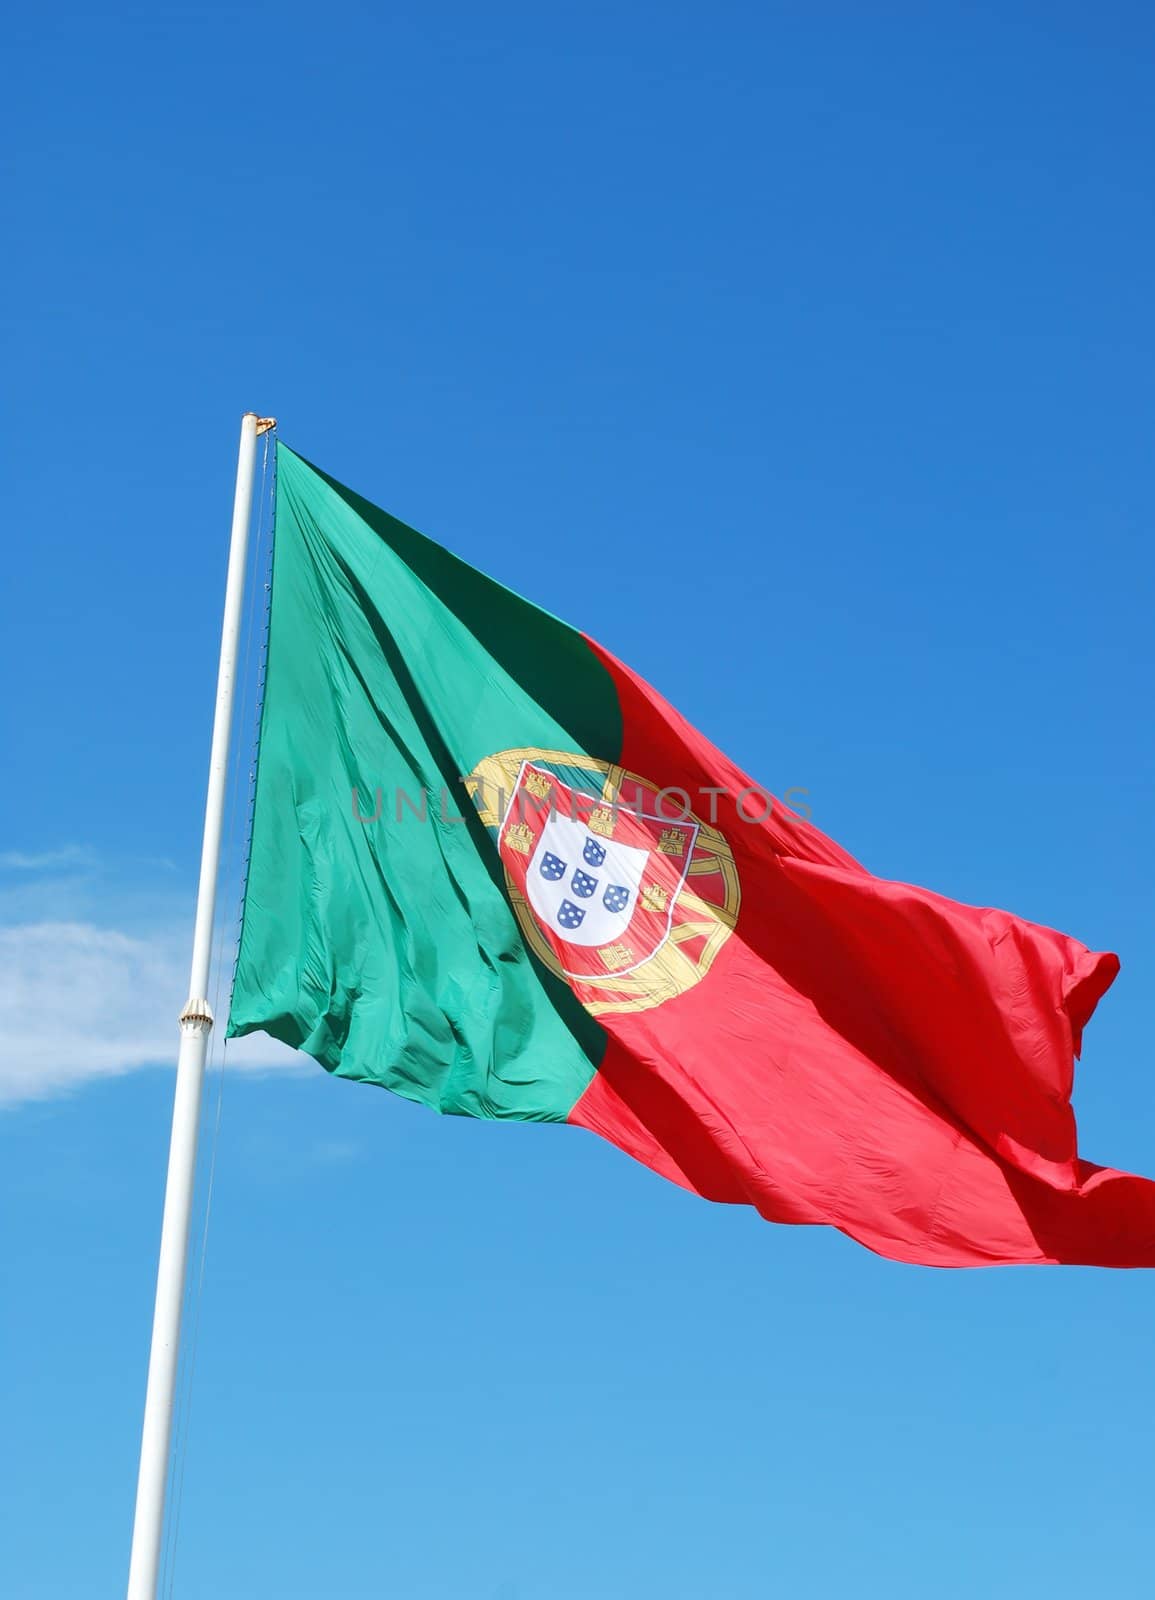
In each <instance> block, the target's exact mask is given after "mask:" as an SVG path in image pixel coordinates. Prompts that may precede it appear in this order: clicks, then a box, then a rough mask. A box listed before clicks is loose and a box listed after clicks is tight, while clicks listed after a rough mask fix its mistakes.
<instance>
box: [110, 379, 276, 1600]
mask: <svg viewBox="0 0 1155 1600" xmlns="http://www.w3.org/2000/svg"><path fill="white" fill-rule="evenodd" d="M275 426H276V423H275V421H274V419H273V418H272V417H258V416H257V415H256V414H255V413H254V412H252V411H249V412H246V414H245V416H244V417H243V418H242V420H241V448H240V455H239V457H238V460H237V486H236V495H235V497H234V500H233V528H232V536H231V539H230V541H229V571H228V579H227V582H226V585H225V614H224V622H223V624H222V627H221V657H220V666H219V668H218V672H217V701H216V710H215V711H214V713H213V742H212V752H211V754H210V757H209V783H208V795H207V798H206V800H205V828H204V842H203V845H202V847H201V870H200V883H199V887H198V889H197V909H196V924H195V928H194V931H193V950H192V972H191V975H190V978H189V998H188V1001H187V1003H186V1005H185V1008H184V1010H183V1011H182V1012H181V1014H180V1053H179V1055H178V1056H177V1067H176V1096H175V1100H174V1102H173V1113H172V1139H171V1142H170V1144H169V1153H168V1179H167V1182H166V1184H165V1191H164V1220H163V1222H162V1224H161V1233H160V1261H159V1264H158V1266H157V1274H156V1307H155V1310H154V1312H153V1322H152V1348H151V1351H150V1354H149V1360H148V1388H147V1390H146V1392H145V1401H144V1428H143V1431H142V1436H141V1444H140V1473H139V1477H138V1479H137V1486H136V1516H135V1519H134V1522H133V1528H132V1558H131V1561H130V1563H129V1573H128V1600H155V1597H156V1592H157V1581H158V1578H159V1575H160V1553H161V1540H162V1534H163V1531H164V1497H165V1483H166V1480H167V1478H168V1463H169V1449H170V1446H171V1442H172V1414H173V1399H174V1396H175V1392H176V1375H177V1354H178V1350H179V1346H180V1319H181V1305H182V1301H183V1299H184V1283H185V1269H186V1265H187V1261H188V1241H189V1223H190V1221H191V1218H192V1201H193V1182H194V1178H195V1176H196V1154H197V1132H198V1125H199V1122H200V1104H201V1086H202V1084H203V1082H204V1073H205V1057H206V1055H207V1053H208V1044H209V1035H210V1033H211V1032H212V1026H213V1014H212V1010H211V1008H210V1007H209V1003H208V1000H207V999H206V998H205V997H206V995H207V994H208V988H209V962H210V958H211V956H212V942H213V919H214V916H215V912H216V896H217V868H218V866H219V865H220V856H221V831H222V827H223V823H224V809H225V779H226V777H227V775H228V764H229V736H230V734H231V732H232V720H233V691H234V688H235V686H236V672H237V647H238V644H239V642H240V632H241V606H242V602H243V600H244V593H245V565H246V559H247V556H248V544H249V523H250V518H251V511H252V500H253V471H254V467H255V465H256V457H257V436H258V434H262V433H267V432H268V431H269V429H270V428H273V427H275Z"/></svg>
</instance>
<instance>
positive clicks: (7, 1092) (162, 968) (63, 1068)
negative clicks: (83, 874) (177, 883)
mask: <svg viewBox="0 0 1155 1600" xmlns="http://www.w3.org/2000/svg"><path fill="white" fill-rule="evenodd" d="M83 855H84V852H82V851H81V850H80V848H79V847H75V848H74V847H71V846H70V847H68V848H67V849H62V850H53V851H44V852H42V853H40V854H39V855H37V856H31V855H29V856H19V857H16V858H15V859H18V860H19V861H20V862H21V863H22V864H23V865H22V866H21V867H20V868H18V869H14V870H20V871H23V872H27V873H28V874H29V876H28V878H27V880H26V885H27V888H28V890H29V894H28V895H21V896H20V897H19V901H16V900H9V901H8V902H7V904H5V902H4V900H3V897H0V923H2V925H0V1016H3V1018H4V1030H3V1035H2V1036H0V1106H13V1105H18V1104H20V1103H21V1102H24V1101H28V1100H43V1099H47V1098H50V1097H51V1096H53V1095H59V1094H66V1093H68V1092H70V1091H72V1090H74V1089H77V1088H79V1087H81V1086H82V1085H84V1084H85V1083H88V1082H91V1081H92V1080H93V1079H97V1078H108V1077H115V1076H119V1075H121V1074H123V1073H126V1072H132V1071H134V1070H136V1069H138V1068H141V1067H147V1066H170V1065H171V1064H172V1063H173V1062H174V1061H175V1059H176V1051H177V1043H178V1030H177V1016H178V1013H179V1011H180V1008H181V1006H182V1005H183V1004H184V1001H185V999H186V993H185V991H186V987H187V984H188V948H189V938H190V935H191V928H190V927H189V926H188V925H187V924H186V918H185V916H183V915H178V913H177V910H176V908H175V907H174V906H173V905H172V904H171V902H170V903H169V906H168V913H167V915H166V916H164V917H163V918H161V919H160V920H159V922H158V919H157V918H156V917H155V916H150V917H149V919H148V921H147V924H145V923H141V922H140V921H139V920H138V919H137V918H135V917H132V916H131V915H129V916H128V920H127V921H126V920H125V917H124V916H117V913H116V910H115V908H113V909H112V916H113V917H114V918H115V920H116V921H117V922H119V923H120V926H110V925H107V924H105V923H100V922H96V921H94V920H92V918H91V915H85V914H84V910H81V905H82V902H83V899H84V897H83V895H81V894H80V893H79V892H77V893H76V894H73V893H72V892H70V891H68V890H67V889H59V885H60V881H61V880H59V879H53V878H52V876H51V874H52V871H53V869H57V868H64V867H75V866H76V865H77V864H78V862H79V859H80V858H81V857H82V856H83ZM12 859H13V857H12V856H11V855H9V856H8V857H0V864H3V863H4V862H5V861H7V862H9V863H10V862H11V860H12ZM33 863H36V864H35V865H33ZM38 873H43V874H45V876H44V877H42V878H41V877H38V876H37V874H38ZM50 884H54V885H55V886H56V887H57V889H58V890H59V892H56V893H43V894H41V893H38V892H37V891H38V890H40V889H43V888H45V887H46V886H48V885H50ZM69 902H72V903H73V904H75V906H76V908H77V909H76V913H74V914H69V910H70V906H69ZM128 905H131V901H129V902H128ZM17 907H18V908H19V909H17ZM84 909H85V910H86V909H87V908H84ZM127 909H128V906H127V905H125V906H122V907H121V911H122V912H127ZM153 909H154V911H155V909H156V908H155V906H154V907H153ZM182 909H183V908H182ZM5 911H7V913H8V915H7V916H3V913H4V912H5ZM14 911H15V912H16V915H15V916H13V914H12V913H13V912H14ZM30 912H31V914H29V913H30ZM209 998H210V1000H211V999H214V996H212V995H210V997H209ZM224 1009H225V1003H224V1000H223V998H222V999H221V1001H220V1010H221V1011H222V1012H223V1011H224ZM224 1023H225V1018H224V1016H223V1015H221V1016H219V1017H218V1018H217V1028H218V1030H219V1031H218V1035H217V1039H216V1046H215V1047H216V1049H217V1050H218V1051H219V1050H220V1049H221V1047H222V1038H223V1033H224ZM228 1063H229V1066H230V1068H232V1067H233V1066H237V1067H242V1068H246V1069H253V1068H256V1069H266V1068H274V1067H280V1068H283V1067H285V1066H293V1065H296V1066H299V1067H304V1066H305V1065H306V1062H305V1058H304V1057H302V1056H298V1055H296V1054H295V1053H294V1052H293V1051H291V1050H287V1049H286V1048H285V1047H284V1046H283V1045H280V1044H278V1043H277V1042H276V1041H275V1040H272V1039H268V1038H266V1037H265V1036H264V1035H255V1036H253V1037H252V1038H249V1039H240V1040H233V1041H231V1042H230V1043H229V1045H228Z"/></svg>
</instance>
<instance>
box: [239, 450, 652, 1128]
mask: <svg viewBox="0 0 1155 1600" xmlns="http://www.w3.org/2000/svg"><path fill="white" fill-rule="evenodd" d="M620 743H621V719H620V711H619V708H618V703H617V696H616V693H615V691H614V688H613V684H612V682H611V681H610V679H609V676H608V674H606V672H605V671H604V669H603V668H602V667H601V665H600V664H599V663H598V662H597V661H596V659H595V658H594V656H593V655H592V653H591V652H590V651H589V650H588V648H587V646H586V644H585V641H584V640H583V639H582V637H581V635H580V634H578V633H576V632H575V631H574V630H573V629H571V628H568V627H567V626H566V625H565V624H564V623H561V622H559V621H558V620H557V619H555V618H554V617H551V616H549V615H548V614H547V613H546V612H543V611H541V610H539V609H538V608H537V607H535V606H532V605H530V604H529V602H528V601H525V600H523V599H521V598H520V597H519V596H518V595H515V594H513V593H512V592H511V591H510V590H508V589H505V588H503V587H502V586H501V585H500V584H497V583H494V582H493V581H492V580H490V579H488V578H485V577H483V576H482V575H481V574H480V573H478V572H476V571H474V570H473V569H472V568H471V567H468V566H467V565H466V564H465V563H464V562H461V561H459V560H457V559H456V557H454V556H452V555H450V554H449V552H448V551H446V550H443V549H442V548H441V547H440V546H438V545H435V544H434V543H432V541H430V540H428V539H425V538H423V536H422V535H421V534H418V533H415V532H414V530H413V529H412V528H407V527H406V526H405V525H404V524H403V523H400V522H397V521H396V520H395V519H394V518H392V517H389V516H387V515H386V514H385V513H384V512H382V511H380V510H378V509H377V508H376V507H375V506H371V505H370V504H369V503H368V502H367V501H365V500H362V499H361V498H360V497H359V496H357V495H354V494H353V493H352V492H351V491H349V490H347V489H345V488H343V487H342V486H341V485H339V484H337V483H335V482H334V481H333V480H332V479H329V478H326V477H324V476H323V475H322V474H320V473H318V472H317V471H316V470H315V469H314V468H312V467H311V466H310V465H309V464H308V463H307V462H306V461H304V460H302V458H301V457H300V456H297V455H295V454H294V453H293V452H292V451H291V450H289V449H287V448H286V447H285V446H284V445H281V444H278V446H277V516H276V535H275V549H274V557H273V587H272V601H271V615H270V623H269V647H268V661H267V668H266V681H265V697H264V706H263V710H262V718H261V737H260V754H259V760H258V769H257V786H256V797H255V806H254V814H253V825H252V841H251V846H250V858H249V869H248V878H247V883H246V890H245V907H244V918H243V924H242V933H241V945H240V952H239V956H238V961H237V970H236V976H235V980H234V988H233V997H232V1006H231V1012H230V1018H229V1033H230V1035H238V1034H244V1033H251V1032H253V1031H254V1030H257V1029H264V1030H265V1031H266V1032H268V1033H270V1034H272V1035H274V1037H276V1038H278V1039H282V1040H284V1041H285V1042H286V1043H287V1044H289V1045H292V1046H294V1047H295V1048H298V1049H301V1050H305V1051H307V1052H308V1053H309V1054H310V1055H312V1056H315V1057H316V1059H317V1060H318V1061H320V1062H321V1063H322V1065H324V1066H325V1067H327V1068H328V1069H329V1070H330V1071H333V1072H337V1073H340V1074H341V1075H342V1076H345V1077H350V1078H358V1079H363V1080H367V1081H371V1082H375V1083H380V1084H382V1085H384V1086H385V1087H387V1088H390V1089H393V1090H394V1091H396V1092H397V1093H399V1094H403V1095H405V1096H407V1097H408V1098H409V1099H413V1100H418V1101H421V1102H422V1103H423V1104H425V1105H429V1106H432V1107H434V1108H435V1109H437V1110H440V1111H447V1112H456V1113H460V1114H464V1115H469V1116H483V1117H520V1118H527V1119H531V1120H544V1121H560V1120H564V1118H565V1116H566V1115H567V1113H568V1111H569V1109H570V1107H571V1106H572V1105H573V1103H574V1101H575V1100H576V1099H577V1098H578V1096H579V1095H580V1094H581V1092H582V1090H583V1089H584V1088H585V1086H586V1084H587V1083H588V1082H589V1080H590V1078H591V1077H592V1075H593V1073H594V1071H595V1070H596V1068H597V1064H598V1061H599V1060H600V1058H601V1052H602V1049H603V1045H604V1036H603V1034H602V1031H601V1029H600V1028H598V1027H597V1025H596V1024H595V1023H594V1022H593V1020H592V1019H591V1018H590V1017H589V1016H588V1014H587V1013H586V1012H585V1011H584V1010H583V1009H582V1008H581V1006H580V1005H579V1004H578V1002H577V1001H576V1000H575V999H574V997H573V995H572V993H571V992H570V990H569V988H568V987H567V986H566V985H565V984H563V983H562V982H561V981H560V980H558V979H557V978H555V977H554V976H553V975H552V974H550V973H548V972H546V970H545V969H544V968H543V967H542V966H541V965H540V964H539V963H538V962H537V961H536V959H535V958H534V957H533V956H532V955H531V954H530V952H529V951H527V949H526V947H525V946H524V944H523V942H522V939H521V935H520V932H519V930H518V927H517V922H516V919H515V917H514V915H513V912H512V910H511V908H510V905H509V902H508V900H507V898H506V895H505V891H504V880H503V875H502V872H501V868H500V863H499V861H498V858H497V852H496V849H495V847H494V842H493V840H492V839H491V838H490V837H489V836H488V834H487V833H486V830H485V828H484V827H483V826H482V824H481V822H480V820H479V819H478V818H477V816H476V815H475V813H474V811H473V808H472V806H471V804H470V802H469V800H468V797H467V795H466V793H465V790H464V788H463V786H462V784H461V782H460V779H461V777H462V776H464V775H466V774H468V773H470V772H471V771H472V770H473V768H474V767H475V766H476V765H477V763H478V762H479V761H481V760H482V759H483V758H484V757H486V756H489V755H493V754H495V753H497V752H499V751H502V750H507V749H511V748H517V747H522V746H526V747H534V748H545V749H555V750H558V749H560V750H571V751H575V752H580V753H586V754H590V755H594V756H597V757H599V758H601V759H605V760H614V759H616V756H617V754H618V751H619V749H620ZM355 788H356V790H357V792H358V802H359V805H358V809H359V812H360V815H361V816H362V817H372V816H373V814H374V812H375V811H376V809H377V796H378V791H380V798H381V807H380V816H379V817H378V818H377V820H376V821H372V822H368V823H366V822H362V821H359V820H358V818H357V816H356V815H355V814H354V807H353V791H354V789H355ZM399 796H405V797H408V800H404V799H402V800H400V801H399V799H398V797H399ZM423 797H424V806H425V810H426V816H425V819H424V820H421V819H420V817H418V816H415V815H414V814H413V809H412V808H413V807H414V806H416V807H418V808H420V807H421V805H422V803H423ZM399 809H400V811H401V820H398V810H399ZM457 819H464V820H457Z"/></svg>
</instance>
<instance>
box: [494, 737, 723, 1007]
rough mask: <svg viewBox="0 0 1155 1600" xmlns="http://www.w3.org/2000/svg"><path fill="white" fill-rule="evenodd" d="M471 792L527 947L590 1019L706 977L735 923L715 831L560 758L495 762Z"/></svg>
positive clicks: (634, 786) (600, 772)
mask: <svg viewBox="0 0 1155 1600" xmlns="http://www.w3.org/2000/svg"><path fill="white" fill-rule="evenodd" d="M469 787H470V790H471V792H472V794H473V796H474V800H475V802H476V804H477V806H478V809H479V811H480V813H481V816H482V820H483V821H484V822H485V823H486V824H487V825H488V826H489V827H490V828H491V829H492V830H493V832H494V834H495V836H496V842H497V847H498V850H499V853H500V855H501V860H502V864H503V866H504V868H505V878H506V887H507V890H508V892H509V897H510V901H511V903H512V905H513V908H514V911H515V912H516V914H517V918H518V921H519V923H520V924H521V929H522V932H523V934H524V935H525V937H526V940H527V943H528V944H529V945H530V948H531V949H532V950H533V951H534V953H535V954H536V955H537V956H538V957H539V958H540V959H541V960H542V961H544V962H545V964H546V965H547V966H549V967H550V968H551V969H552V970H553V971H554V972H556V973H558V974H559V975H560V976H561V977H564V978H565V979H566V980H567V981H568V982H569V984H570V985H571V987H572V988H573V989H574V991H575V993H576V994H577V996H578V998H579V999H580V1000H581V1001H582V1003H583V1004H584V1005H585V1006H586V1007H587V1009H588V1010H590V1011H592V1012H594V1013H604V1012H611V1011H633V1010H641V1009H643V1008H645V1007H648V1006H651V1005H658V1004H660V1003H661V1002H662V1001H663V1000H668V999H671V998H673V996H674V995H676V994H680V993H682V991H683V990H684V989H687V988H689V987H690V986H691V985H692V984H695V983H697V982H698V981H699V979H700V978H701V977H702V976H704V974H705V972H706V971H707V969H708V968H709V965H710V963H711V962H712V961H713V959H714V956H715V955H716V954H717V951H718V950H719V948H720V947H721V945H722V944H723V943H724V941H725V939H726V938H727V937H728V935H729V933H730V931H731V929H732V928H733V927H734V924H735V922H736V920H737V915H738V902H739V887H738V876H737V872H736V870H735V867H734V858H733V854H732V852H731V850H730V847H729V845H728V844H727V842H726V840H725V838H724V837H723V836H722V834H721V833H720V832H719V831H718V829H717V828H714V827H711V826H710V825H709V824H707V823H705V822H702V821H701V820H699V819H698V818H697V817H694V816H692V815H690V814H689V813H688V812H687V813H684V814H683V813H681V812H679V811H678V808H677V807H676V806H675V807H674V808H671V807H670V806H669V805H668V804H667V803H665V801H664V798H663V796H664V791H662V790H660V789H658V788H656V786H655V785H654V784H652V783H650V782H648V781H647V780H645V779H643V778H639V777H637V776H635V775H634V774H631V773H627V772H625V771H623V769H622V768H620V767H614V766H612V765H611V764H610V763H609V762H601V761H595V760H593V759H592V758H591V757H588V756H584V755H578V754H573V753H570V752H565V751H555V750H505V751H502V752H501V753H500V754H498V755H495V756H491V757H489V758H488V759H487V760H486V761H483V762H482V763H480V764H479V766H478V767H477V769H476V770H475V772H474V773H473V774H472V776H471V778H470V780H469Z"/></svg>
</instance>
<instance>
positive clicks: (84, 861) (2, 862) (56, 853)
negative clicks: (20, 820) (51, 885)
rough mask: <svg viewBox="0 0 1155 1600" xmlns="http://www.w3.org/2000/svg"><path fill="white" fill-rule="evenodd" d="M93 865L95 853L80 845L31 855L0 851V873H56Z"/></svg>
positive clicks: (63, 846)
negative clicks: (68, 868) (61, 869)
mask: <svg viewBox="0 0 1155 1600" xmlns="http://www.w3.org/2000/svg"><path fill="white" fill-rule="evenodd" d="M95 865H96V855H95V853H94V852H93V851H92V850H89V849H87V848H86V847H85V846H84V845H80V844H66V845H61V846H60V848H59V849H56V850H41V851H39V852H32V853H28V852H25V851H23V850H0V872H56V871H58V870H59V869H60V868H62V867H94V866H95Z"/></svg>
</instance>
